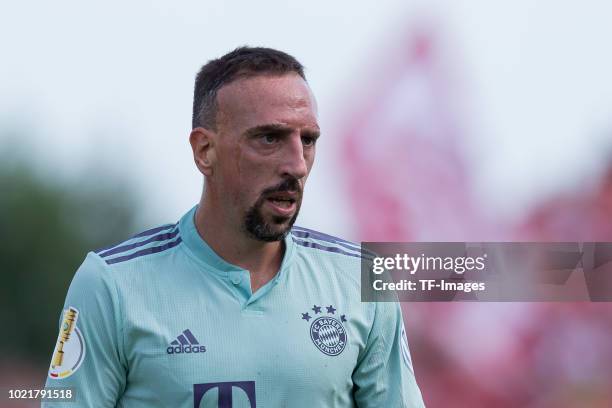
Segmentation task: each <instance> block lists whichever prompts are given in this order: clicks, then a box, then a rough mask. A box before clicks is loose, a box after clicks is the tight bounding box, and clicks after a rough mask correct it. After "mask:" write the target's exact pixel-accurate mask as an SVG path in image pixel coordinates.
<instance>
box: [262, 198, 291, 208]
mask: <svg viewBox="0 0 612 408" xmlns="http://www.w3.org/2000/svg"><path fill="white" fill-rule="evenodd" d="M268 201H270V202H271V203H272V204H274V205H275V206H277V207H280V208H287V209H288V208H291V207H292V206H293V204H295V199H293V198H274V197H271V198H268Z"/></svg>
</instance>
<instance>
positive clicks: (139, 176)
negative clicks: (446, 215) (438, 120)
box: [0, 0, 612, 237]
mask: <svg viewBox="0 0 612 408" xmlns="http://www.w3.org/2000/svg"><path fill="white" fill-rule="evenodd" d="M424 18H425V19H427V21H432V22H434V23H436V24H437V26H438V28H439V29H440V34H441V35H442V40H443V41H444V42H446V43H447V45H448V46H449V48H451V49H452V59H451V60H452V64H453V66H452V67H449V69H450V70H451V71H453V72H455V73H456V74H458V76H459V77H461V79H460V82H461V88H462V89H463V92H464V93H465V95H464V96H465V98H466V99H465V100H466V104H467V105H468V106H467V108H466V110H467V111H469V112H471V116H470V118H469V120H468V122H469V125H468V130H469V134H470V135H471V137H472V140H473V142H474V143H475V146H476V147H477V149H476V150H475V156H474V158H473V164H474V166H475V170H476V172H477V174H479V178H478V182H479V185H480V187H481V191H482V197H483V199H485V200H490V201H491V203H494V205H496V206H498V207H499V208H500V209H501V210H505V211H512V210H516V209H517V208H521V207H523V206H525V205H527V204H528V203H530V202H532V201H533V200H534V199H535V198H536V197H538V193H542V192H547V191H554V190H556V189H560V188H563V186H571V185H576V184H581V183H585V182H586V180H588V179H592V177H593V174H594V172H595V171H596V170H597V165H598V163H600V162H601V160H602V159H603V158H604V152H605V148H606V146H607V148H609V147H610V145H611V144H610V138H611V136H612V133H611V132H612V123H611V122H612V119H611V118H612V81H610V80H609V76H610V73H611V72H612V53H611V52H610V45H609V42H610V39H612V25H611V24H610V21H612V3H610V2H606V1H583V2H569V1H567V2H565V1H551V0H544V1H537V2H533V1H525V0H520V1H514V2H488V1H484V0H474V1H450V0H449V1H427V2H425V1H400V0H397V1H394V0H379V1H375V2H372V1H362V2H355V1H319V0H316V1H309V2H299V3H298V2H281V1H277V2H266V1H259V2H251V1H219V2H204V1H174V2H169V1H122V2H119V1H115V0H108V1H105V2H96V3H95V4H93V2H82V1H56V2H43V1H19V2H10V3H8V2H4V3H3V4H2V5H1V6H0V53H1V54H0V129H2V130H5V129H7V128H13V129H15V128H23V129H24V131H25V132H27V134H26V135H25V136H26V138H25V140H21V141H20V142H21V143H25V145H26V146H27V148H26V151H27V152H28V155H27V158H28V160H31V161H32V163H35V162H37V163H41V164H42V165H44V166H47V167H48V168H50V169H51V171H50V172H49V174H50V175H51V176H52V177H72V176H74V175H75V174H82V173H83V172H85V171H86V172H89V173H96V172H95V171H93V170H92V169H95V168H97V167H98V166H99V167H100V168H101V169H106V168H108V167H111V168H112V169H113V173H114V174H116V175H119V176H121V177H125V178H127V181H128V182H132V183H134V185H135V186H136V187H135V188H137V189H138V193H139V194H140V195H141V196H142V197H143V198H144V199H145V202H144V206H143V213H144V214H145V215H146V216H147V217H148V218H149V219H150V220H151V222H154V223H155V222H159V223H163V222H168V221H171V220H173V219H176V218H177V217H178V216H180V215H181V214H182V213H183V212H184V211H185V210H186V209H187V208H190V207H191V206H192V205H193V204H194V203H195V202H196V201H197V200H198V198H199V195H200V190H201V184H202V180H201V176H200V174H199V173H198V172H197V171H196V169H195V167H194V165H193V161H192V158H191V152H190V148H189V144H188V134H189V131H190V120H191V103H192V89H193V79H194V75H195V73H196V72H197V70H198V69H199V67H200V66H201V65H202V64H203V63H205V62H206V61H207V60H209V59H211V58H216V57H218V56H220V55H222V54H224V53H225V52H227V51H229V50H231V49H233V48H235V47H236V46H239V45H243V44H248V45H261V46H269V47H275V48H279V49H282V50H284V51H287V52H289V53H291V54H293V55H295V56H296V57H297V58H298V59H299V60H300V61H301V62H302V63H303V64H304V65H305V66H306V67H307V76H308V78H309V82H310V84H311V87H312V88H313V90H314V92H315V95H316V96H317V99H318V101H319V110H320V122H321V125H322V128H323V136H324V137H323V138H322V139H321V142H320V144H319V146H318V153H317V154H318V157H317V162H316V163H315V169H314V170H313V173H312V175H311V179H310V180H309V184H308V187H307V194H306V198H305V202H304V204H303V207H302V214H301V216H300V218H301V219H300V221H299V223H300V224H301V225H304V226H309V227H313V228H315V229H322V230H325V231H328V232H330V233H334V234H339V235H345V236H348V237H352V236H353V234H354V233H355V230H354V228H353V225H354V220H353V219H352V216H351V214H350V212H349V208H350V207H349V205H350V204H349V203H347V202H346V200H345V199H344V192H345V191H344V189H343V186H342V183H343V177H342V174H341V172H340V171H339V169H338V167H337V156H338V149H340V148H341V146H339V145H338V143H335V142H336V140H335V139H334V138H335V137H337V136H338V135H339V133H340V130H341V126H342V123H341V119H342V118H341V115H340V114H346V113H347V111H350V109H349V108H347V104H348V103H349V102H350V100H351V98H352V96H353V95H356V94H358V93H359V89H358V88H360V84H361V83H364V82H366V83H367V81H368V75H372V74H373V73H374V72H376V69H375V68H376V61H373V60H372V58H373V57H379V56H384V49H385V47H389V48H392V46H393V43H394V42H395V41H400V39H401V37H402V34H403V33H404V32H405V31H406V28H407V27H409V26H410V25H411V24H415V23H417V22H419V21H422V19H424ZM0 143H2V144H4V145H5V146H7V145H8V144H7V143H8V136H7V135H6V134H4V133H0ZM104 171H106V170H104ZM88 175H89V176H90V177H91V178H92V180H95V179H96V178H99V177H103V176H104V173H103V171H102V170H101V171H100V173H97V174H88Z"/></svg>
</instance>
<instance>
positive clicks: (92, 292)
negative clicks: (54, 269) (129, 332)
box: [42, 253, 127, 407]
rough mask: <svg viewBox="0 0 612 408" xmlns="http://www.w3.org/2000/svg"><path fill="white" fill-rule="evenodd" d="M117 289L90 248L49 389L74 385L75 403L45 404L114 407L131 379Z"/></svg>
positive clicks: (73, 287)
mask: <svg viewBox="0 0 612 408" xmlns="http://www.w3.org/2000/svg"><path fill="white" fill-rule="evenodd" d="M119 306H120V305H119V300H118V294H117V289H116V285H115V283H114V281H113V280H112V276H111V274H110V271H109V270H108V269H107V268H106V264H105V263H104V261H103V260H102V259H101V258H99V257H98V256H97V255H96V254H94V253H89V254H88V256H87V257H86V258H85V261H84V262H83V264H82V265H81V266H80V268H79V269H78V270H77V272H76V274H75V276H74V278H73V280H72V283H71V284H70V288H69V290H68V295H67V296H66V301H65V303H64V309H63V310H62V314H61V316H60V328H59V335H58V338H57V341H56V345H55V349H54V351H53V356H52V357H51V364H50V366H49V373H48V377H47V382H46V385H45V388H60V387H61V388H70V389H72V390H74V393H75V402H76V404H75V403H74V402H61V400H55V401H54V402H44V403H43V404H42V406H43V407H64V406H65V407H75V406H79V407H114V406H115V405H116V403H117V401H118V399H119V398H120V397H121V395H122V393H123V390H124V388H125V384H126V371H127V370H126V365H125V364H124V362H125V360H124V354H123V349H122V346H123V342H122V321H121V310H120V307H119Z"/></svg>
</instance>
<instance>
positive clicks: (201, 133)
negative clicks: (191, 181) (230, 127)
mask: <svg viewBox="0 0 612 408" xmlns="http://www.w3.org/2000/svg"><path fill="white" fill-rule="evenodd" d="M216 136H217V134H216V133H215V132H213V131H211V130H209V129H205V128H202V127H197V128H195V129H193V130H192V131H191V134H190V135H189V143H190V144H191V150H193V160H194V161H195V164H196V166H197V167H198V170H200V172H201V173H202V174H203V175H205V176H208V177H210V176H212V175H213V169H214V165H215V162H216V158H217V155H216V154H215V142H216Z"/></svg>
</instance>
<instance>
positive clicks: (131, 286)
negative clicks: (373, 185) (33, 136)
mask: <svg viewBox="0 0 612 408" xmlns="http://www.w3.org/2000/svg"><path fill="white" fill-rule="evenodd" d="M195 209H196V208H193V209H192V210H190V211H189V212H188V213H187V214H185V216H183V217H182V218H181V220H180V221H179V222H178V223H177V224H174V225H166V226H162V227H158V228H154V229H152V230H149V231H145V232H143V233H141V234H138V235H136V236H135V237H133V238H131V239H129V240H127V241H125V242H123V243H121V244H119V245H116V246H113V247H111V248H107V249H103V250H99V251H96V252H91V253H89V254H88V255H87V258H86V259H85V261H84V262H83V264H82V265H81V267H80V268H79V270H78V271H77V273H76V275H75V277H74V279H73V281H72V283H71V285H70V289H69V291H68V295H67V297H66V303H65V306H64V312H63V314H62V316H61V319H60V321H61V327H60V335H59V337H58V342H57V345H56V349H55V352H54V355H53V357H52V362H51V367H50V370H49V377H48V380H47V384H46V386H47V387H71V388H73V389H74V390H75V393H76V400H77V403H76V404H74V403H65V405H63V403H60V402H53V403H45V404H44V406H49V407H51V406H66V407H75V406H78V407H114V406H117V407H130V408H136V407H139V408H140V407H214V408H242V407H248V408H255V407H257V408H262V407H266V408H267V407H290V408H300V407H308V408H312V407H325V408H327V407H378V408H380V407H384V408H387V407H393V408H395V407H421V406H423V401H422V398H421V394H420V391H419V388H418V386H417V383H416V380H415V376H414V372H413V369H412V363H411V360H410V354H409V351H408V344H407V341H406V338H405V333H404V326H403V323H402V315H401V311H400V308H399V304H397V303H363V302H361V301H360V270H361V266H360V262H361V258H360V249H359V246H358V245H357V244H352V243H349V242H347V241H344V240H341V239H338V238H334V237H331V236H329V235H325V234H322V233H319V232H316V231H312V230H308V229H304V228H300V227H294V228H293V229H292V230H291V232H290V234H288V235H287V237H286V238H285V239H284V243H285V253H284V257H283V262H282V265H281V268H280V270H279V271H278V273H277V275H276V276H275V277H274V278H273V279H272V280H271V281H270V282H268V283H267V284H266V285H264V286H263V287H261V288H260V289H259V290H257V291H256V292H255V293H252V291H251V283H250V276H249V272H248V271H247V270H244V269H242V268H240V267H237V266H235V265H231V264H229V263H227V262H226V261H224V260H223V259H221V258H220V257H219V256H218V255H217V254H216V253H215V252H214V251H213V250H212V249H211V248H210V247H209V246H208V245H207V244H206V242H205V241H204V240H202V238H201V237H200V236H199V234H198V232H197V231H196V228H195V225H194V214H195Z"/></svg>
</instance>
